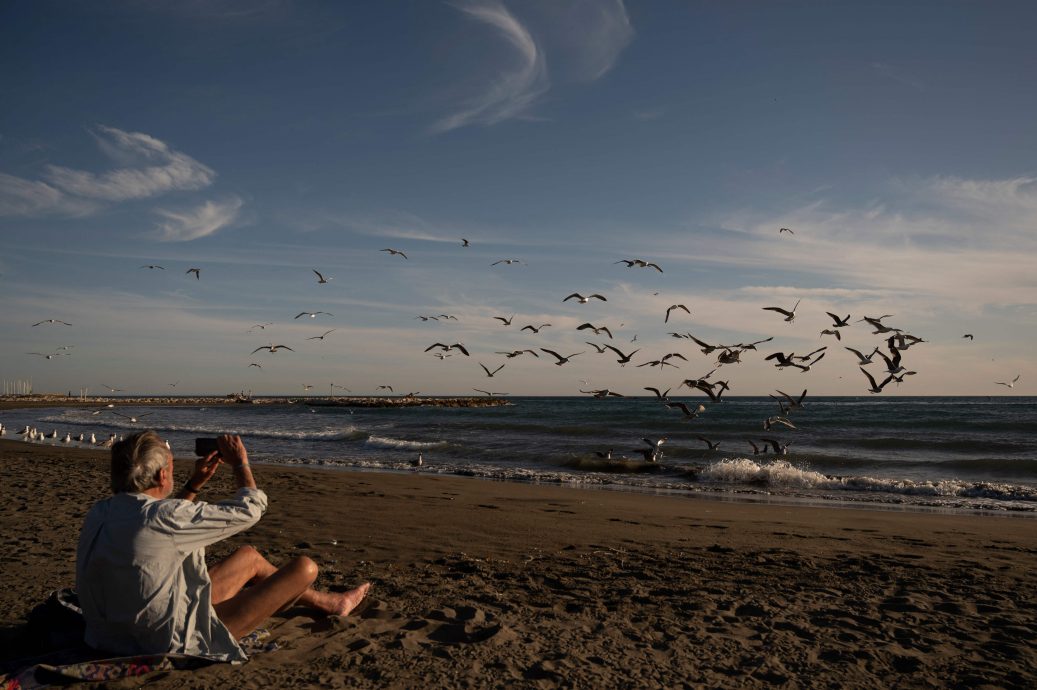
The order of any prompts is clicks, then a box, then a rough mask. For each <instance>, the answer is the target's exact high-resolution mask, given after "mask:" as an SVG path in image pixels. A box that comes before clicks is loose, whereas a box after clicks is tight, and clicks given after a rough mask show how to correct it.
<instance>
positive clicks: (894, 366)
mask: <svg viewBox="0 0 1037 690" xmlns="http://www.w3.org/2000/svg"><path fill="white" fill-rule="evenodd" d="M778 233H779V235H781V234H788V235H794V234H795V233H794V232H793V231H792V230H791V229H789V228H780V229H779V231H778ZM461 246H462V247H464V248H467V247H470V246H471V243H470V242H469V240H468V239H462V240H461ZM380 251H381V252H385V253H387V254H388V255H389V256H391V257H401V258H402V259H405V260H409V257H408V255H407V254H406V253H405V252H404V251H403V250H401V249H397V248H390V247H387V248H384V249H381V250H380ZM514 264H518V265H526V264H525V262H524V261H522V260H520V259H517V258H502V259H499V260H497V261H494V262H493V263H492V264H490V265H491V266H499V265H508V266H510V265H514ZM618 264H623V265H625V266H626V267H627V268H644V269H649V270H652V271H655V272H657V273H658V274H660V275H662V274H664V270H663V268H662V267H661V266H660V265H659V264H658V263H656V262H653V261H647V260H644V259H639V258H629V259H619V260H618V261H615V262H614V265H618ZM140 269H143V270H162V271H164V270H166V269H165V267H163V266H161V265H158V264H145V265H142V266H140ZM201 270H202V269H201V268H197V267H192V268H188V269H187V271H186V275H187V276H190V275H193V276H194V277H195V279H196V280H201ZM312 273H313V275H314V276H315V278H316V282H317V284H318V285H326V284H328V283H329V281H331V280H332V278H331V277H329V276H327V275H325V274H324V273H322V272H321V271H320V270H318V269H312ZM654 294H658V293H654ZM570 301H574V302H575V303H576V304H580V305H589V304H591V303H592V302H600V303H603V304H604V303H608V302H609V300H608V298H607V297H606V296H605V295H603V294H601V293H597V292H594V293H590V294H586V295H585V294H583V293H581V292H572V293H570V294H568V295H567V296H565V297H564V298H563V299H562V300H561V302H562V303H567V302H570ZM800 305H801V300H797V301H796V302H795V304H793V305H792V306H791V308H786V307H785V306H764V307H761V309H762V310H763V311H770V312H774V313H776V314H778V315H780V316H781V317H783V321H784V322H785V323H787V324H789V325H795V322H796V317H797V311H798V310H799V307H800ZM678 312H684V314H686V315H687V316H689V317H690V316H691V315H692V310H691V309H690V308H689V307H688V306H687V305H686V304H682V303H675V304H672V305H670V306H669V307H668V308H667V309H666V311H665V314H664V315H663V323H664V324H669V322H670V320H671V319H672V318H674V317H675V315H676V313H678ZM824 313H825V314H826V315H827V317H828V318H829V319H830V320H831V322H830V324H828V325H827V327H826V328H824V329H823V330H822V331H821V332H820V337H821V338H824V337H826V336H828V337H832V338H834V339H835V340H836V341H838V342H841V341H842V339H843V334H844V332H845V331H846V330H847V329H851V328H855V327H856V326H855V324H862V323H863V324H866V327H867V328H868V329H870V333H871V334H872V335H881V336H882V337H883V342H882V343H881V344H876V345H875V346H874V347H873V349H872V350H871V352H869V353H867V354H865V353H864V352H863V351H861V350H858V349H855V348H852V347H849V346H843V348H842V349H843V350H845V351H848V352H849V353H851V354H852V355H853V357H854V362H853V363H854V365H856V366H857V368H858V369H859V370H860V372H861V373H862V375H863V376H864V379H865V381H866V383H867V387H866V390H868V391H869V392H871V393H872V394H879V393H882V392H883V391H884V390H885V389H886V388H887V387H888V386H890V385H892V384H895V385H897V386H899V385H901V384H903V383H905V381H906V378H907V377H910V376H914V375H916V374H917V372H916V371H914V370H912V369H909V368H907V366H906V364H905V353H906V352H907V351H908V350H909V349H910V348H912V347H914V346H917V345H920V344H924V343H926V342H928V341H927V340H925V339H924V338H921V337H918V336H915V335H912V334H910V333H908V332H906V331H905V330H903V329H902V328H899V327H896V326H893V325H890V324H889V323H887V322H886V319H892V318H893V316H894V315H892V314H882V315H880V316H863V317H862V318H859V319H857V320H856V321H853V320H852V315H851V314H846V315H844V316H843V315H839V314H836V313H833V312H830V311H826V312H824ZM320 316H326V317H333V316H334V315H333V314H332V313H330V312H327V311H323V310H314V311H300V312H299V313H298V314H296V315H295V316H294V320H299V319H303V318H309V319H311V320H313V319H317V318H318V317H320ZM515 316H516V315H514V314H512V315H509V316H493V317H491V318H492V320H494V321H498V322H500V325H501V326H502V327H511V326H512V325H513V322H514V319H515ZM414 319H416V320H420V321H421V322H423V323H427V322H446V321H456V320H457V317H456V316H452V315H449V314H421V315H418V316H415V317H414ZM44 325H50V326H62V327H72V324H71V323H69V322H66V321H62V320H60V319H54V318H48V319H43V320H40V321H37V322H35V323H33V324H32V327H33V328H35V327H39V326H44ZM271 325H273V322H264V323H257V324H254V325H253V326H251V327H250V328H249V329H248V331H247V332H248V333H250V334H251V333H255V332H258V331H263V330H265V329H266V328H267V327H268V326H271ZM620 327H622V324H621V325H620ZM548 328H551V329H552V331H551V332H552V333H553V332H555V331H556V330H557V329H555V327H554V326H552V324H551V323H539V322H538V323H529V324H526V325H524V326H522V327H521V328H520V329H517V330H519V331H522V332H529V333H530V334H531V335H534V336H537V335H542V332H543V331H544V329H548ZM338 330H339V329H338V328H331V329H328V330H325V331H324V332H323V333H321V334H319V335H313V336H310V337H307V338H306V340H319V341H322V342H323V341H324V340H325V339H326V338H328V337H329V336H330V335H331V334H333V333H335V332H336V331H338ZM576 330H577V331H583V332H589V333H593V335H594V336H595V337H596V338H607V339H608V340H609V341H614V331H613V330H612V329H611V328H610V327H609V326H608V325H607V324H595V323H592V322H590V321H587V322H584V323H582V324H580V325H579V326H577V327H576ZM669 335H670V336H671V337H673V338H675V339H682V340H689V341H691V342H692V343H694V344H695V345H696V346H697V348H698V349H699V351H700V352H701V353H702V354H704V355H706V356H713V357H715V358H716V359H715V362H714V363H713V365H714V366H713V370H712V371H710V372H709V373H708V374H705V375H703V376H699V377H697V378H689V379H684V380H682V381H681V383H680V384H679V386H677V388H678V389H682V388H685V387H686V388H688V392H689V394H690V393H700V394H702V395H704V396H706V398H707V399H708V400H707V402H709V403H710V404H718V403H721V402H722V398H723V395H724V394H725V393H727V392H728V391H730V390H731V386H730V379H727V380H715V381H714V380H712V379H711V377H713V376H714V375H715V374H716V372H718V371H720V370H721V369H722V368H723V367H733V366H737V365H739V364H741V363H742V362H743V361H744V360H743V357H747V356H749V354H750V353H755V352H758V351H759V350H758V347H759V346H762V345H763V344H765V343H768V342H770V341H771V340H773V338H774V336H770V337H767V338H763V339H761V340H756V341H753V342H749V343H741V342H739V343H728V344H723V343H709V342H706V341H705V340H703V339H701V338H699V337H697V336H695V335H693V334H692V333H691V332H685V333H679V332H670V333H669ZM962 338H963V339H967V340H970V341H972V340H974V335H973V334H972V333H966V334H964V335H963V336H962ZM636 340H637V335H634V338H633V339H632V340H631V342H634V341H636ZM584 343H585V344H586V345H588V346H589V347H591V348H593V350H594V353H595V354H597V355H608V356H614V357H615V361H616V363H617V364H618V365H619V366H621V367H625V366H627V365H632V366H633V367H634V368H638V369H640V368H645V367H648V368H653V369H658V370H659V371H665V370H667V369H677V368H679V367H680V364H678V363H677V362H683V363H687V362H688V359H687V357H685V356H684V355H683V354H682V353H680V352H668V353H665V354H663V355H661V356H657V357H654V358H653V357H645V358H643V361H636V362H635V360H634V357H635V356H636V355H638V354H639V353H641V348H637V349H634V350H632V351H630V352H624V351H623V350H622V349H620V347H617V346H616V345H614V344H612V343H608V342H601V343H596V342H593V341H584ZM554 347H557V346H554ZM71 348H72V346H71V345H66V346H62V347H61V348H58V349H57V350H56V351H54V352H40V351H33V352H29V353H27V354H29V355H32V356H38V357H43V358H45V359H48V360H50V359H54V358H57V357H68V356H71V353H70V352H69V351H68V350H69V349H71ZM280 351H287V352H295V351H296V350H295V349H294V348H293V347H291V346H289V345H286V344H283V343H274V342H272V341H271V342H270V343H269V344H267V345H261V346H259V347H256V348H255V349H253V350H252V351H251V353H250V355H255V354H256V353H259V352H267V353H270V354H274V353H278V352H280ZM836 351H838V350H836ZM424 352H425V353H428V354H430V355H431V356H434V357H436V358H437V359H440V360H445V359H446V358H449V357H455V356H460V357H471V351H470V350H469V348H467V347H466V346H465V345H464V343H462V342H454V343H448V342H435V343H433V344H431V345H429V346H428V347H426V348H425V349H424ZM540 353H542V354H544V355H547V356H548V358H546V359H547V361H550V362H551V363H553V364H554V365H556V366H559V367H561V366H564V365H566V364H569V363H570V362H571V361H572V360H573V359H574V358H575V357H579V356H583V355H585V354H586V351H579V352H573V353H571V354H562V353H561V352H560V351H558V350H557V349H552V348H548V347H537V348H533V347H529V348H517V349H504V350H497V351H495V352H494V354H497V355H501V356H503V357H505V358H506V359H507V360H511V359H514V358H517V357H521V356H525V355H530V356H532V357H533V358H535V359H538V360H539V359H541V357H540ZM827 354H828V346H827V345H823V346H821V347H818V348H816V349H814V350H813V351H811V352H809V353H806V354H803V355H800V354H796V353H795V352H785V351H776V352H771V353H766V354H764V355H763V361H766V362H771V363H773V365H774V366H775V367H776V368H777V369H779V370H785V369H791V370H795V371H798V372H800V373H805V372H808V371H811V370H812V368H813V367H815V366H817V365H818V364H819V363H821V362H822V361H823V360H825V357H826V355H827ZM478 364H479V367H480V369H481V370H482V372H483V374H484V375H485V376H486V377H487V378H496V377H497V376H498V375H499V374H501V372H502V370H503V369H504V368H505V363H503V362H502V363H499V364H496V365H494V364H485V363H483V362H481V361H480V362H478ZM247 366H248V367H251V368H257V369H262V364H260V363H259V362H250V363H249V364H248V365H247ZM870 367H874V369H872V368H870ZM1019 379H1020V375H1016V376H1015V378H1013V379H1012V380H1010V381H995V382H994V384H996V385H998V386H1004V387H1005V388H1009V389H1011V388H1014V386H1015V384H1016V382H1018V381H1019ZM170 385H173V386H175V384H170ZM303 386H304V390H306V389H307V384H303ZM106 388H108V390H109V391H111V392H113V393H115V392H120V389H118V388H113V387H108V386H106ZM340 388H342V389H344V390H348V389H346V388H345V387H344V386H340ZM332 390H334V384H332ZM377 390H380V391H388V392H389V393H393V392H394V390H393V387H392V386H390V385H381V386H378V387H377ZM473 390H474V391H476V392H479V393H483V394H485V395H488V396H497V395H506V393H495V392H493V391H490V390H485V389H478V388H475V389H473ZM579 390H580V392H581V393H583V394H588V395H591V396H593V397H594V398H597V399H607V398H616V397H620V398H621V397H624V395H623V394H622V393H619V392H617V391H615V390H611V389H609V388H587V389H583V388H580V389H579ZM643 390H644V391H647V392H649V393H652V394H653V395H654V401H655V402H656V403H659V404H661V405H662V406H663V407H665V408H666V409H668V410H672V411H674V412H676V413H679V414H680V418H681V419H683V420H685V421H687V422H692V421H694V420H697V419H698V418H700V417H701V416H702V415H703V414H706V413H707V408H706V406H705V405H704V404H698V403H695V402H692V403H688V402H681V401H673V400H670V397H669V396H670V393H671V390H673V388H672V387H671V388H667V389H666V390H665V391H663V390H660V389H659V388H656V387H651V386H645V387H643ZM777 393H778V396H772V397H774V398H775V400H776V401H777V402H778V407H779V411H778V414H775V415H771V416H769V417H768V418H767V419H765V420H763V421H762V427H763V429H764V430H765V431H773V430H790V431H794V430H796V428H797V427H796V425H795V424H794V423H793V422H792V420H791V418H790V415H791V414H792V413H793V412H794V411H798V410H800V409H802V408H803V400H804V398H805V396H806V390H804V391H803V393H802V394H801V395H800V396H797V397H795V398H793V397H792V396H789V395H788V394H785V393H782V392H781V391H777ZM410 395H417V394H416V393H415V394H410ZM113 414H115V415H117V416H120V417H124V418H126V419H129V420H130V422H131V423H136V422H137V421H138V420H139V419H141V418H143V417H145V416H146V414H149V413H146V414H143V415H137V416H135V417H133V416H127V415H123V414H121V413H118V412H113ZM30 431H31V432H33V433H30ZM37 433H38V432H36V430H34V429H33V430H28V429H27V430H26V433H25V434H24V435H28V436H30V437H33V438H35V435H36V434H37ZM697 438H698V439H699V440H701V441H702V442H703V443H705V444H706V445H707V448H709V449H710V450H716V449H717V448H718V447H719V443H714V442H713V441H710V440H709V439H708V438H706V437H704V436H699V437H697ZM665 440H666V439H660V440H657V441H650V440H649V439H644V441H645V443H646V444H647V445H648V446H649V447H648V448H647V449H639V451H638V452H639V453H640V454H641V455H643V456H644V458H645V459H646V460H648V461H657V460H658V458H659V457H661V454H662V452H661V449H660V447H661V445H662V444H663V442H664V441H665ZM750 444H751V447H752V449H753V453H754V454H759V453H765V452H768V449H769V450H770V452H773V453H776V454H785V453H786V452H787V450H788V447H789V445H790V444H789V443H787V442H782V441H781V440H780V439H777V438H769V437H768V438H762V439H754V440H752V441H750ZM599 454H600V453H599ZM607 455H608V456H609V457H611V456H612V451H611V449H610V450H609V451H608V453H607Z"/></svg>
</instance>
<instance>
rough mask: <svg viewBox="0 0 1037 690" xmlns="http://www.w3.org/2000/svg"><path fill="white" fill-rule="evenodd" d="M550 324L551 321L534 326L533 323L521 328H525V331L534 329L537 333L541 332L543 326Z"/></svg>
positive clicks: (534, 332)
mask: <svg viewBox="0 0 1037 690" xmlns="http://www.w3.org/2000/svg"><path fill="white" fill-rule="evenodd" d="M550 325H551V324H549V323H542V324H540V325H539V326H533V325H532V324H531V325H529V326H523V327H522V328H521V330H523V331H533V334H534V335H535V334H537V333H539V332H540V330H541V329H542V328H547V327H548V326H550Z"/></svg>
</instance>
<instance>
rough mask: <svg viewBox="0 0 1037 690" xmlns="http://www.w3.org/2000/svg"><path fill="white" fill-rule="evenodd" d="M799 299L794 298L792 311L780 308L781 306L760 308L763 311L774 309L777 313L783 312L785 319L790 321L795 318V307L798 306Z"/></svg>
mask: <svg viewBox="0 0 1037 690" xmlns="http://www.w3.org/2000/svg"><path fill="white" fill-rule="evenodd" d="M800 301H801V300H796V305H795V306H794V307H792V311H789V310H788V309H782V308H781V307H762V309H763V310H764V311H776V312H778V313H779V314H784V315H785V320H786V321H789V322H792V321H795V320H796V309H797V308H798V307H799V303H800Z"/></svg>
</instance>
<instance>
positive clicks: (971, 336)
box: [961, 333, 976, 340]
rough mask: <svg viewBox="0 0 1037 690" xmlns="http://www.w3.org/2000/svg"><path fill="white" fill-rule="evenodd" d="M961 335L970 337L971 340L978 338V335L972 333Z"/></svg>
mask: <svg viewBox="0 0 1037 690" xmlns="http://www.w3.org/2000/svg"><path fill="white" fill-rule="evenodd" d="M961 337H962V338H968V339H969V340H975V339H976V336H974V335H972V334H971V333H966V334H965V335H963V336H961Z"/></svg>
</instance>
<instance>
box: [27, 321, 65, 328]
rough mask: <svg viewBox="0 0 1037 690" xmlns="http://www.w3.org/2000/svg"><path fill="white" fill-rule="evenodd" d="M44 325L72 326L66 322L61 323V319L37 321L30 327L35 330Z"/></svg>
mask: <svg viewBox="0 0 1037 690" xmlns="http://www.w3.org/2000/svg"><path fill="white" fill-rule="evenodd" d="M45 323H60V324H61V325H62V326H71V325H72V324H70V323H68V322H67V321H62V320H61V319H44V320H43V321H37V322H36V323H34V324H33V325H32V327H33V328H36V326H42V325H43V324H45Z"/></svg>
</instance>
